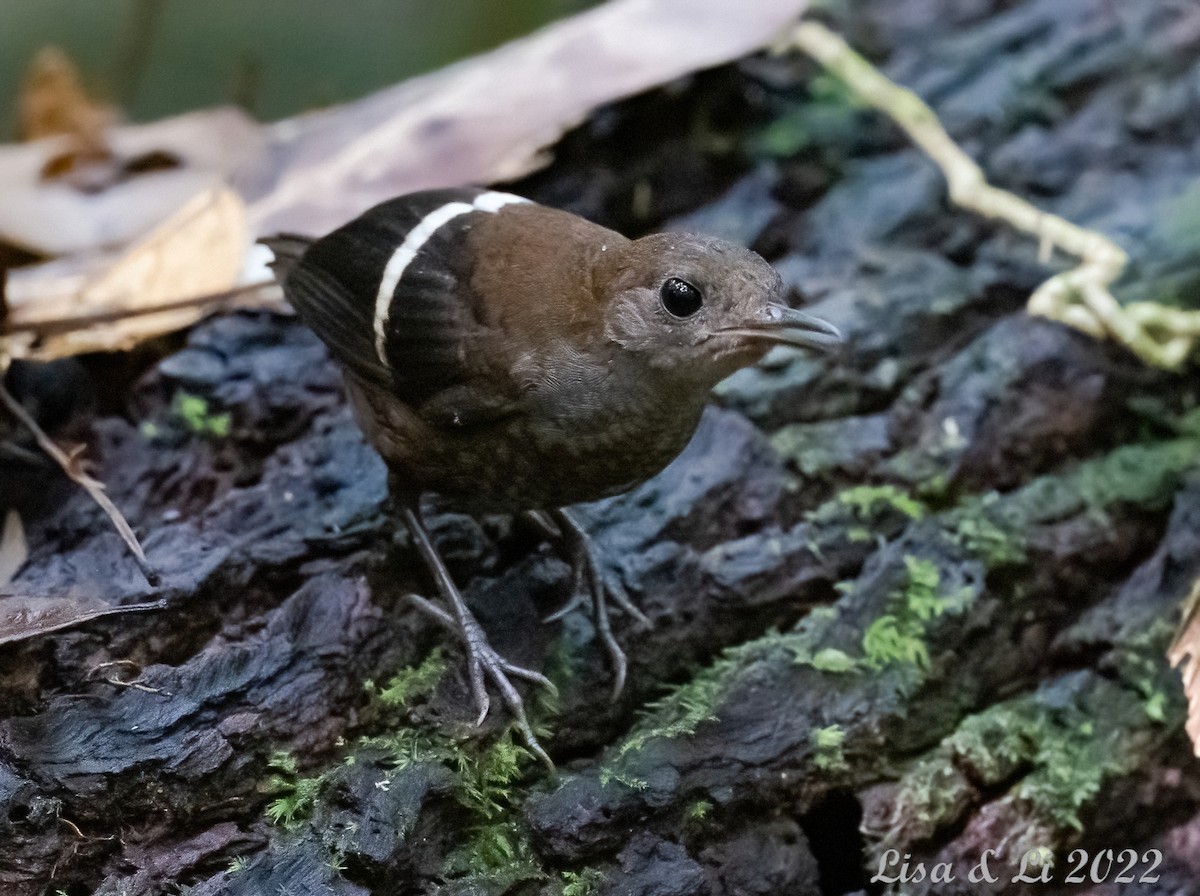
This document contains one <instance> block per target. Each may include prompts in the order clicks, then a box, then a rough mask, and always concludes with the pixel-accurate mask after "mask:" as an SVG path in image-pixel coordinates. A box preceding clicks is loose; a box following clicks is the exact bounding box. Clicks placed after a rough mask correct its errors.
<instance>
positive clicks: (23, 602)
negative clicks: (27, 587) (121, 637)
mask: <svg viewBox="0 0 1200 896" xmlns="http://www.w3.org/2000/svg"><path fill="white" fill-rule="evenodd" d="M164 606H165V604H164V603H162V602H155V603H147V604H127V605H125V606H120V607H114V606H111V605H109V604H106V603H105V602H104V601H102V600H100V599H99V598H94V597H93V598H70V597H16V596H7V597H0V644H11V643H13V642H14V641H26V640H28V639H30V638H36V637H38V636H39V635H45V634H48V633H49V632H56V631H61V630H62V629H65V628H72V627H74V626H76V625H82V624H83V623H85V622H91V621H92V620H93V619H103V618H104V617H105V616H119V615H122V614H125V613H143V612H145V611H147V610H161V609H163V607H164Z"/></svg>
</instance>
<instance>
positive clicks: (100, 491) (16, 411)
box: [0, 380, 159, 585]
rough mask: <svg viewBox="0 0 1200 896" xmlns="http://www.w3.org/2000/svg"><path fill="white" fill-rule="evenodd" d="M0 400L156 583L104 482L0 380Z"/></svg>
mask: <svg viewBox="0 0 1200 896" xmlns="http://www.w3.org/2000/svg"><path fill="white" fill-rule="evenodd" d="M0 402H3V404H4V406H5V407H6V408H8V410H9V412H10V413H11V414H12V415H13V416H14V417H16V418H17V420H18V421H20V423H21V424H22V425H23V426H24V427H25V428H26V429H28V430H29V431H30V432H31V433H33V436H34V438H36V439H37V443H38V446H39V447H40V448H41V449H42V450H43V451H44V452H46V454H47V456H49V457H50V458H51V459H52V460H53V461H54V462H55V463H56V464H58V465H59V466H60V467H62V471H63V472H64V473H66V474H67V478H69V479H70V480H71V481H72V482H74V483H76V484H77V485H79V486H81V487H82V488H83V489H84V491H86V492H87V493H88V494H89V495H91V497H92V500H93V501H95V502H96V503H97V504H99V505H100V508H101V509H102V510H103V511H104V512H105V513H107V514H108V518H109V519H110V520H112V524H113V526H114V527H115V528H116V530H117V533H118V534H119V535H120V536H121V538H122V539H124V540H125V544H126V545H128V546H129V550H130V551H131V552H132V553H133V556H134V559H136V560H137V564H138V569H140V570H141V571H142V575H143V576H145V577H146V581H147V582H149V583H150V584H151V585H157V584H158V583H159V575H158V572H157V571H156V570H155V569H154V567H153V566H151V565H150V561H149V560H147V559H146V553H145V552H144V551H143V550H142V546H141V544H139V543H138V540H137V536H136V535H134V534H133V529H132V528H131V527H130V525H129V522H128V521H127V520H126V519H125V517H124V516H123V515H122V514H121V511H120V510H118V509H117V505H116V504H114V503H113V502H112V501H111V500H110V499H109V497H108V495H106V494H105V493H104V483H102V482H99V481H98V480H96V479H93V478H92V477H91V476H89V475H88V474H87V473H86V472H85V471H84V470H83V469H82V467H81V465H80V459H79V453H78V451H75V452H73V453H71V454H67V453H66V452H65V451H63V450H62V449H61V448H59V447H58V445H57V444H56V443H55V442H54V440H53V439H51V438H50V437H49V436H48V435H46V433H45V432H44V431H43V430H42V428H41V427H40V426H38V423H37V421H36V420H34V419H33V417H31V416H30V415H29V413H28V412H27V411H26V410H25V408H24V407H23V406H22V405H21V403H20V402H19V401H17V400H16V399H15V398H13V396H12V393H11V392H9V391H8V387H6V386H5V385H4V383H3V381H2V380H0Z"/></svg>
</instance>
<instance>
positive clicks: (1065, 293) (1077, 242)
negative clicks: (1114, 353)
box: [780, 21, 1200, 367]
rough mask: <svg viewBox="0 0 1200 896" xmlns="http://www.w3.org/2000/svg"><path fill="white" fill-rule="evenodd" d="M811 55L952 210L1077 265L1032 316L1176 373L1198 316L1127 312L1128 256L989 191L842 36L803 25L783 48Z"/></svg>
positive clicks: (917, 103) (915, 101) (967, 160)
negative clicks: (945, 191) (904, 138)
mask: <svg viewBox="0 0 1200 896" xmlns="http://www.w3.org/2000/svg"><path fill="white" fill-rule="evenodd" d="M789 47H795V48H797V49H799V50H801V51H802V52H804V53H806V54H808V55H809V56H811V57H812V58H813V59H814V60H816V61H817V62H818V63H820V64H821V65H822V66H823V67H824V68H825V69H826V70H827V71H829V72H830V73H831V74H833V75H834V76H835V77H837V78H839V79H841V80H842V82H843V83H844V84H845V85H846V86H847V87H848V88H849V89H850V90H851V92H852V93H853V94H854V95H855V96H856V97H857V98H858V99H860V100H861V101H862V102H864V103H865V104H867V105H869V106H873V107H874V108H876V109H878V110H879V111H880V112H883V113H884V114H885V115H887V116H888V117H889V118H891V119H892V121H894V122H895V123H896V124H897V125H898V126H899V127H900V128H901V129H902V130H903V131H904V132H905V133H906V134H907V135H908V136H909V138H910V139H911V140H912V141H913V142H914V143H916V144H917V145H918V146H919V147H921V149H923V150H924V151H925V152H926V154H928V156H929V157H930V158H931V159H932V160H933V161H934V163H935V164H937V166H938V167H939V168H940V169H941V171H942V173H943V175H944V176H945V178H946V183H947V185H948V187H949V192H950V199H951V201H953V202H954V203H955V204H957V205H959V206H961V207H962V208H965V209H967V210H969V211H973V212H975V213H977V214H979V215H982V216H983V217H985V218H994V219H998V220H1002V221H1005V222H1006V223H1008V224H1009V225H1010V226H1012V227H1014V228H1015V229H1017V230H1019V231H1022V232H1024V233H1028V234H1030V235H1031V236H1033V237H1035V238H1036V239H1037V240H1038V243H1039V258H1041V259H1043V260H1049V256H1050V253H1051V251H1052V250H1053V249H1055V248H1057V249H1062V250H1063V251H1064V252H1067V253H1069V254H1071V255H1074V256H1076V257H1077V258H1079V259H1080V262H1079V264H1078V265H1077V266H1076V267H1074V268H1072V269H1070V270H1068V271H1064V272H1063V273H1061V274H1056V275H1055V276H1053V277H1051V278H1050V279H1049V280H1047V281H1046V282H1045V283H1043V284H1042V285H1041V286H1039V287H1038V288H1037V289H1036V290H1034V292H1033V294H1032V295H1031V296H1030V297H1029V304H1028V310H1029V312H1030V313H1031V314H1040V315H1043V316H1045V317H1050V318H1053V319H1055V320H1058V321H1061V322H1063V323H1066V324H1069V325H1071V326H1073V327H1075V328H1077V329H1080V330H1083V331H1085V332H1087V333H1090V334H1091V335H1093V336H1096V337H1103V336H1106V335H1107V336H1110V337H1112V338H1113V339H1116V340H1117V341H1119V342H1121V343H1123V344H1124V345H1125V346H1127V347H1128V348H1129V349H1130V350H1131V351H1133V352H1134V353H1135V354H1137V355H1138V356H1139V357H1141V358H1142V359H1143V360H1144V361H1146V362H1147V363H1150V364H1155V365H1158V366H1161V367H1176V366H1178V365H1179V364H1181V363H1182V362H1183V361H1184V360H1185V359H1186V358H1187V356H1188V354H1189V353H1190V352H1191V350H1192V348H1193V347H1194V346H1195V342H1196V339H1197V338H1198V337H1200V314H1196V313H1189V312H1180V311H1175V310H1173V309H1167V308H1164V307H1163V306H1159V305H1154V304H1152V303H1142V304H1141V305H1139V306H1137V307H1136V308H1135V307H1133V306H1131V307H1128V308H1124V307H1122V306H1121V305H1120V303H1118V302H1117V300H1116V299H1115V298H1113V295H1112V293H1111V292H1110V287H1111V285H1112V283H1113V282H1114V281H1115V280H1116V279H1117V278H1118V277H1119V276H1120V275H1121V273H1122V272H1123V271H1124V270H1125V265H1126V263H1127V262H1128V256H1127V255H1126V253H1125V250H1124V249H1122V248H1121V247H1120V246H1118V245H1117V244H1116V243H1114V242H1113V241H1112V240H1110V239H1109V238H1108V237H1106V236H1105V235H1104V234H1101V233H1097V232H1096V231H1094V230H1088V229H1086V228H1083V227H1079V226H1078V225H1076V224H1072V223H1071V222H1070V221H1068V220H1066V219H1065V218H1061V217H1059V216H1058V215H1052V214H1049V213H1048V212H1044V211H1042V210H1041V209H1039V208H1037V207H1036V206H1035V205H1033V204H1032V203H1030V202H1027V201H1026V200H1024V199H1022V198H1021V197H1019V196H1016V195H1014V194H1012V193H1009V192H1007V191H1005V190H1001V189H998V188H996V187H994V186H992V185H991V184H989V183H988V182H987V180H986V178H985V177H984V175H983V171H982V169H980V167H979V166H978V165H977V164H976V163H975V162H974V160H973V159H971V157H970V156H968V155H967V154H966V153H965V152H963V150H962V149H961V148H960V147H959V146H958V145H957V144H956V143H955V142H954V140H953V139H952V138H951V137H950V135H949V134H947V133H946V129H945V128H943V127H942V125H941V122H939V121H938V118H937V115H936V114H935V113H934V111H933V110H932V109H930V108H929V106H928V105H926V103H925V102H924V101H923V100H922V99H921V98H920V97H918V96H917V95H916V94H915V93H913V92H912V91H911V90H906V89H904V88H903V87H899V86H897V85H896V84H893V83H892V82H891V81H889V80H888V79H887V78H886V77H885V76H884V75H883V74H882V73H881V72H880V71H879V70H878V69H876V68H875V67H874V66H872V65H871V64H870V63H869V62H867V60H866V59H864V58H863V57H862V56H860V55H859V54H857V53H855V52H854V50H852V49H851V48H850V46H849V45H848V44H847V43H846V42H845V41H844V40H843V39H842V38H841V37H840V36H838V35H837V34H835V33H833V32H832V31H830V30H829V29H828V28H826V27H825V26H824V25H821V24H820V23H818V22H812V21H805V22H802V23H800V24H799V25H797V26H796V27H795V28H794V29H792V30H791V31H790V32H789V33H788V34H787V35H786V36H785V38H784V40H783V41H782V42H781V44H780V48H781V49H787V48H789Z"/></svg>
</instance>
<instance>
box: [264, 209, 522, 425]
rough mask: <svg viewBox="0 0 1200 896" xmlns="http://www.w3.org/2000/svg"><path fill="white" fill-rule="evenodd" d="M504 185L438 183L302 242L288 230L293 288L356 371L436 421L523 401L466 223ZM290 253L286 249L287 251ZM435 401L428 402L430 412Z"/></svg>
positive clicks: (272, 243)
mask: <svg viewBox="0 0 1200 896" xmlns="http://www.w3.org/2000/svg"><path fill="white" fill-rule="evenodd" d="M498 195H500V194H495V193H486V192H485V191H482V190H474V189H459V190H430V191H424V192H421V193H412V194H409V195H407V196H401V197H399V198H397V199H392V200H389V201H388V202H385V203H382V204H381V205H378V206H375V207H374V208H373V209H371V210H370V211H368V212H366V213H364V214H363V215H362V216H360V217H358V218H356V219H355V220H353V221H351V222H350V223H348V224H346V225H344V226H343V227H341V228H339V229H338V230H335V231H334V232H333V233H331V234H329V235H328V236H326V237H324V238H323V239H320V240H317V241H316V242H313V243H311V244H310V245H308V246H306V247H303V248H302V249H301V251H300V252H299V253H298V257H296V256H297V251H296V250H297V247H298V245H299V243H298V241H297V240H296V238H294V237H288V236H281V237H276V238H272V239H268V240H264V242H265V243H266V244H267V245H268V246H269V247H270V248H271V249H272V250H273V251H274V252H276V265H275V266H276V270H277V272H278V273H279V274H281V275H282V276H281V278H280V279H281V282H282V284H283V289H284V293H285V295H286V296H287V298H288V300H289V301H290V302H291V304H292V305H293V306H294V307H295V308H296V310H297V312H298V313H299V314H300V316H301V318H303V320H304V321H305V323H307V324H308V325H309V326H310V327H311V328H312V329H313V330H314V332H316V334H317V335H318V336H319V337H320V338H321V339H322V340H323V341H324V342H325V343H326V344H327V345H328V346H329V349H330V351H331V352H332V353H333V355H334V357H336V358H337V359H338V360H339V361H340V362H341V363H342V364H343V365H345V367H346V368H348V369H349V370H350V371H351V372H352V373H353V375H354V376H356V377H358V378H359V379H361V380H363V381H364V382H366V383H369V384H371V385H374V386H377V387H380V388H382V389H385V390H389V391H390V392H392V393H393V394H395V395H396V396H397V397H398V398H399V399H401V400H402V401H404V402H405V403H407V404H408V405H410V406H411V407H413V408H415V409H417V410H418V411H421V412H422V414H423V416H430V417H432V418H433V419H431V420H430V422H437V423H446V424H448V425H458V426H462V425H470V424H471V423H480V422H486V421H488V420H494V419H496V418H498V417H502V416H507V415H509V414H511V413H513V412H515V408H516V404H517V401H518V400H519V397H520V392H519V389H518V387H517V385H516V384H515V383H514V382H513V381H512V378H511V376H510V368H509V366H508V362H507V359H506V358H505V357H504V356H503V352H498V351H496V350H495V348H494V347H490V342H489V341H488V340H485V339H484V338H483V337H484V336H485V334H486V329H485V315H484V313H483V309H482V308H481V307H480V305H479V302H480V299H479V297H478V296H476V295H475V294H474V293H473V291H472V289H471V283H470V279H471V276H470V275H471V265H472V260H471V259H470V258H469V257H467V256H468V253H466V252H464V251H463V249H464V245H465V243H464V239H463V236H464V233H465V232H466V230H468V229H469V228H470V227H471V226H472V225H473V224H474V223H476V222H477V219H478V216H479V215H481V214H491V213H493V212H492V211H491V210H490V209H491V208H492V206H493V205H494V203H495V202H496V200H481V201H480V204H481V205H482V206H483V207H482V208H476V207H475V203H476V202H477V200H480V197H495V196H498ZM281 253H282V257H281ZM425 409H427V411H428V414H426V412H425Z"/></svg>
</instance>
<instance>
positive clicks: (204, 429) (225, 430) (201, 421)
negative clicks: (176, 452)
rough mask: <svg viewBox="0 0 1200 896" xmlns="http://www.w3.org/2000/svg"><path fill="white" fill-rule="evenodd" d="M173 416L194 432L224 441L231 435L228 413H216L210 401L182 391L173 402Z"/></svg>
mask: <svg viewBox="0 0 1200 896" xmlns="http://www.w3.org/2000/svg"><path fill="white" fill-rule="evenodd" d="M171 414H172V416H174V417H175V419H177V420H179V421H180V422H181V423H183V425H184V426H186V427H187V428H188V429H189V430H191V431H192V432H194V433H196V434H198V435H203V436H213V437H215V438H218V439H223V438H225V437H226V436H228V435H229V426H230V416H229V414H228V413H219V414H218V413H214V412H213V411H212V410H211V409H210V408H209V406H208V401H207V400H205V399H204V398H201V397H200V396H199V395H192V394H190V393H188V392H184V391H183V390H182V389H181V390H179V391H178V392H176V393H175V397H174V398H173V399H172V400H171Z"/></svg>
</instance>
